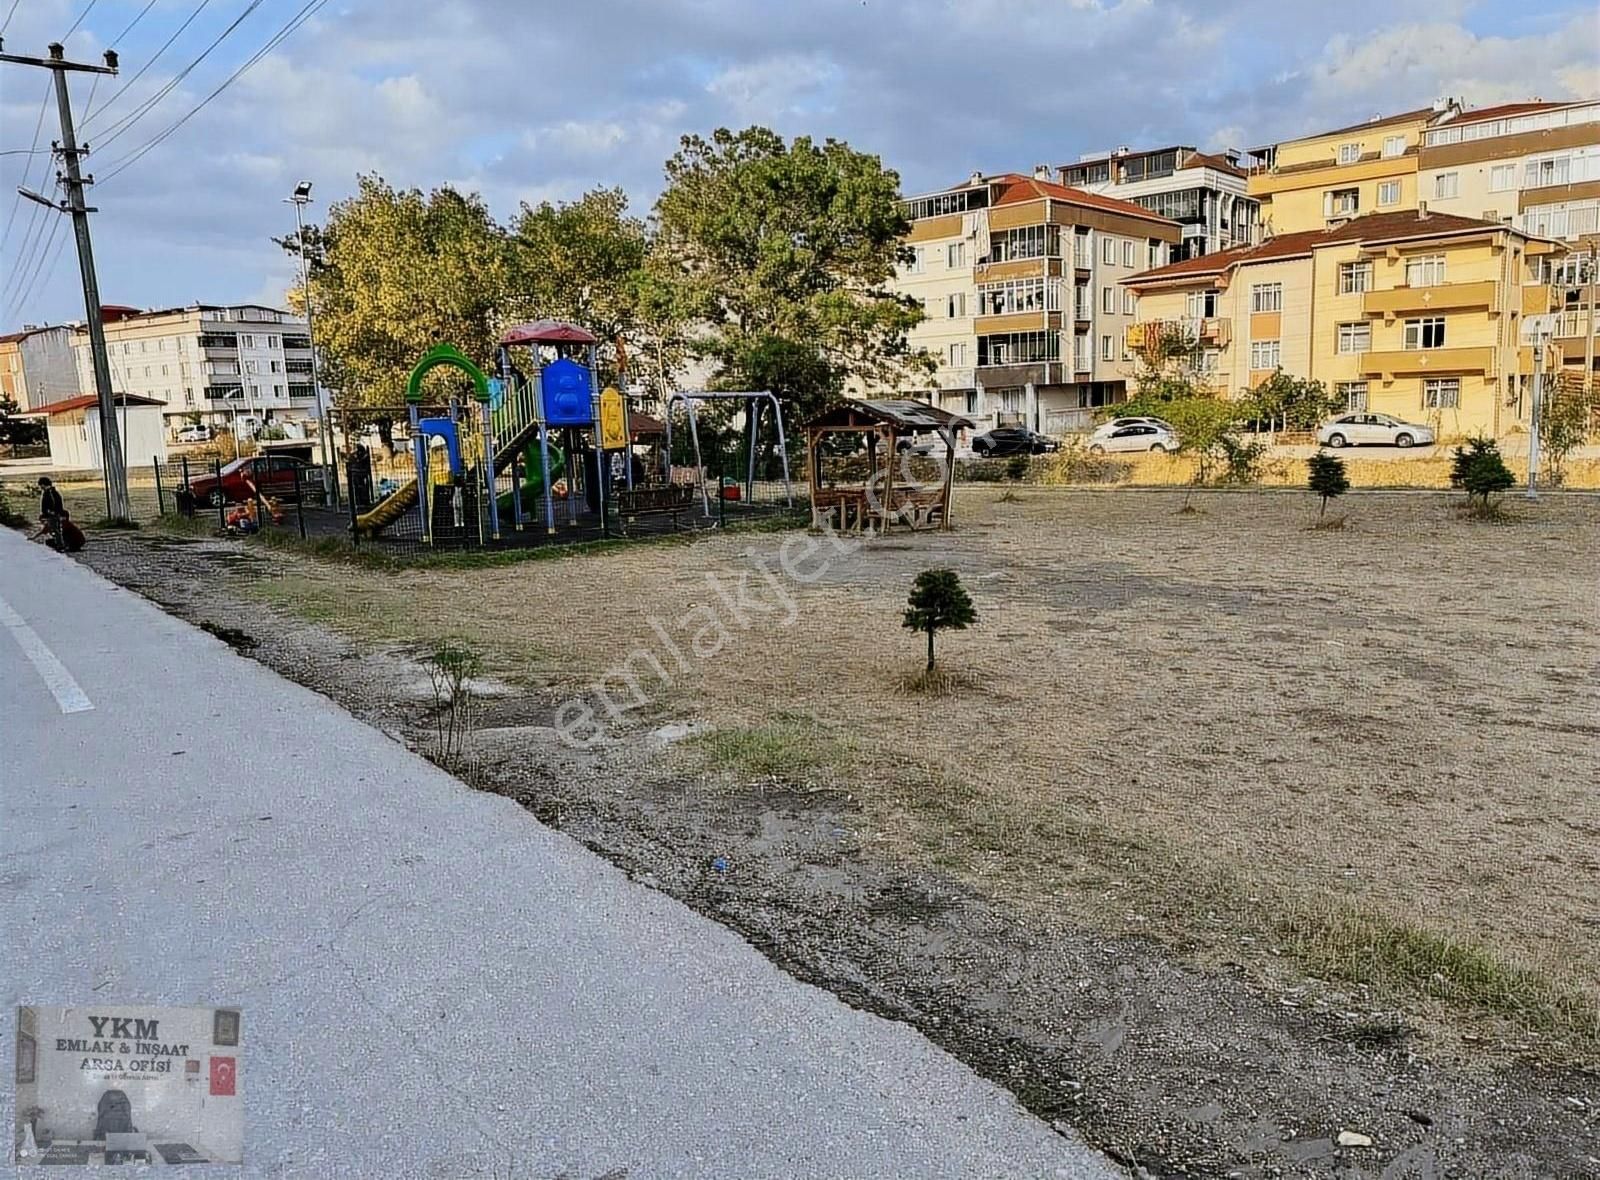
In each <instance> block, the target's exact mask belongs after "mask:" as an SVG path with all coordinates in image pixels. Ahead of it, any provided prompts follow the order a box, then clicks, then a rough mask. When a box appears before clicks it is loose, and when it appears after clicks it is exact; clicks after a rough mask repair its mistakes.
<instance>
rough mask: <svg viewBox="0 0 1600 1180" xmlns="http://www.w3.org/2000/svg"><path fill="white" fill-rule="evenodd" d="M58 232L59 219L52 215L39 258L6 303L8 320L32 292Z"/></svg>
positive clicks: (21, 306) (63, 239)
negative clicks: (31, 271)
mask: <svg viewBox="0 0 1600 1180" xmlns="http://www.w3.org/2000/svg"><path fill="white" fill-rule="evenodd" d="M60 232H61V219H60V218H59V217H52V218H51V219H50V236H49V237H48V238H45V239H44V249H42V250H40V251H39V259H38V261H37V262H35V263H34V266H33V273H32V274H31V275H29V276H28V277H27V279H26V280H24V281H23V282H21V283H19V284H17V289H16V292H15V293H14V294H13V295H12V296H11V299H10V300H9V301H8V302H7V304H6V319H8V320H9V319H10V318H11V317H12V316H13V315H15V314H16V313H17V312H19V311H21V310H22V308H23V306H24V305H25V304H26V303H27V301H28V296H30V295H32V294H33V287H34V284H35V283H37V282H38V280H39V274H40V272H41V271H42V270H43V269H44V261H45V259H46V258H47V257H49V256H50V247H51V246H54V245H55V244H56V235H57V234H59V233H60ZM61 240H62V242H63V243H65V241H66V239H65V238H62V239H61Z"/></svg>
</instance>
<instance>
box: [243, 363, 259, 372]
mask: <svg viewBox="0 0 1600 1180" xmlns="http://www.w3.org/2000/svg"><path fill="white" fill-rule="evenodd" d="M256 367H257V366H256V362H255V361H245V363H244V371H245V372H246V373H254V372H255V371H256Z"/></svg>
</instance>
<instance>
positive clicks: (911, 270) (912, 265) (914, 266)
mask: <svg viewBox="0 0 1600 1180" xmlns="http://www.w3.org/2000/svg"><path fill="white" fill-rule="evenodd" d="M921 273H922V247H921V246H913V247H911V257H910V258H909V259H907V260H906V274H908V275H919V274H921ZM246 339H249V337H246Z"/></svg>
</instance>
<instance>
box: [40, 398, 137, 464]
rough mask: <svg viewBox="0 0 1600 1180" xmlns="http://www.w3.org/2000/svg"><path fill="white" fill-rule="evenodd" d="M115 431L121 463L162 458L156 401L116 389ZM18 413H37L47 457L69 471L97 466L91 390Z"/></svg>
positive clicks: (96, 409) (96, 407) (96, 416)
mask: <svg viewBox="0 0 1600 1180" xmlns="http://www.w3.org/2000/svg"><path fill="white" fill-rule="evenodd" d="M116 403H117V433H118V434H119V435H120V436H121V438H122V460H123V464H124V465H125V466H127V467H142V466H144V465H146V464H149V463H151V462H157V461H160V462H164V461H165V460H166V458H167V430H166V427H165V426H164V424H163V422H162V407H161V403H160V402H158V401H155V400H154V399H152V398H146V397H138V396H136V395H134V394H126V393H121V394H118V395H117V399H116ZM20 417H24V418H43V419H44V423H45V429H46V431H47V433H48V435H49V438H50V462H51V465H52V466H54V467H56V468H61V469H66V470H73V471H102V470H104V468H105V465H104V463H103V462H102V452H101V449H100V399H99V398H97V397H96V396H95V395H94V394H92V393H86V394H82V395H80V396H78V397H71V398H67V399H65V400H63V401H58V402H50V403H48V404H46V405H42V406H35V407H34V408H33V409H31V410H29V411H28V412H27V413H26V414H22V415H20Z"/></svg>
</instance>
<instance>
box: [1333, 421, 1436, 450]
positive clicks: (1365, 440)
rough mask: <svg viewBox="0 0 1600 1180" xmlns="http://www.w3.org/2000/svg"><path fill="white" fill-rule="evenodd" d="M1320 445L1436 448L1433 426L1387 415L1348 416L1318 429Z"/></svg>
mask: <svg viewBox="0 0 1600 1180" xmlns="http://www.w3.org/2000/svg"><path fill="white" fill-rule="evenodd" d="M1317 442H1318V443H1320V444H1321V445H1323V446H1328V447H1360V446H1379V447H1427V446H1432V445H1433V427H1431V426H1419V425H1417V424H1416V423H1415V422H1402V421H1400V419H1398V418H1391V417H1389V415H1387V414H1344V415H1342V416H1340V417H1338V418H1334V419H1332V420H1331V421H1328V422H1324V423H1323V424H1322V425H1321V426H1320V427H1318V428H1317Z"/></svg>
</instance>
